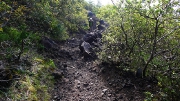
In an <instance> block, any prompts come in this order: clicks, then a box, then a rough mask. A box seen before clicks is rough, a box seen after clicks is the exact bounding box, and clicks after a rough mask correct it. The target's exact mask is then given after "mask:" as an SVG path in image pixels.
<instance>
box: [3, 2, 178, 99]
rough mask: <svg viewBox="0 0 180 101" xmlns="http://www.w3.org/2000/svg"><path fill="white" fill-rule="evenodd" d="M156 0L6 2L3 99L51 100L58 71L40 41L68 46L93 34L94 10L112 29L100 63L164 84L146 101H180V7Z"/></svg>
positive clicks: (176, 4) (104, 39)
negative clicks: (90, 15) (82, 33)
mask: <svg viewBox="0 0 180 101" xmlns="http://www.w3.org/2000/svg"><path fill="white" fill-rule="evenodd" d="M112 1H113V0H112ZM155 1H156V0H147V1H144V0H142V1H141V0H140V1H137V0H123V1H121V2H119V3H118V4H117V5H107V6H102V7H100V6H95V5H93V4H88V3H86V2H85V1H84V0H13V1H12V0H0V71H1V72H0V85H1V86H0V87H1V88H0V92H1V99H0V100H15V101H17V100H21V101H23V100H28V101H31V100H33V101H49V100H50V93H49V92H50V91H51V89H52V88H53V82H54V79H53V76H52V75H51V73H52V72H53V71H54V70H55V69H56V66H55V65H54V62H53V61H52V60H51V59H48V58H46V57H44V56H43V53H44V52H43V49H44V46H43V45H42V44H41V43H40V40H41V39H42V37H43V36H46V37H51V38H53V39H54V40H58V41H59V40H60V41H64V40H66V39H68V38H69V36H68V33H70V32H75V31H78V30H81V29H83V30H87V29H88V27H87V15H86V14H87V10H91V11H93V12H95V13H96V16H97V17H98V18H102V19H105V20H106V21H107V22H108V23H109V24H110V27H109V29H108V30H107V31H106V33H105V34H104V35H103V43H104V44H103V49H102V52H101V53H100V54H99V58H100V59H101V60H102V61H103V62H104V61H105V62H108V63H114V64H116V66H117V68H122V69H124V70H132V71H136V70H137V69H138V68H141V69H142V70H143V77H144V78H146V77H155V78H156V79H158V84H157V86H159V88H160V89H159V90H157V93H156V94H155V95H154V94H153V93H151V92H148V91H145V94H146V95H147V99H146V100H148V101H151V100H154V101H156V100H163V101H178V97H179V94H180V91H179V89H180V85H179V82H180V78H179V77H180V76H179V74H180V64H179V61H180V54H179V53H180V45H179V40H180V36H179V33H180V30H179V29H180V28H179V26H180V23H179V13H180V12H179V9H176V7H177V6H178V5H179V2H178V1H177V0H174V1H172V0H159V1H158V3H157V4H156V3H155ZM178 7H179V6H178ZM39 50H40V51H41V52H40V53H42V54H39V53H38V52H37V51H39Z"/></svg>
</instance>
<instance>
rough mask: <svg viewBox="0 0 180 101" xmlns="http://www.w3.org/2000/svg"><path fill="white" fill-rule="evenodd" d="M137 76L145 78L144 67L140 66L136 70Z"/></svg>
mask: <svg viewBox="0 0 180 101" xmlns="http://www.w3.org/2000/svg"><path fill="white" fill-rule="evenodd" d="M136 77H138V78H143V69H142V68H138V69H137V71H136Z"/></svg>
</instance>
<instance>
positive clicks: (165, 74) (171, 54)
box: [97, 0, 180, 101]
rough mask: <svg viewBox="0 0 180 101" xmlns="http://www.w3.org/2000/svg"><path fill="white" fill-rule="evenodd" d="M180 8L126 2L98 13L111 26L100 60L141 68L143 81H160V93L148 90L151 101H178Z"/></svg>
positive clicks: (164, 1) (166, 2) (151, 1)
mask: <svg viewBox="0 0 180 101" xmlns="http://www.w3.org/2000/svg"><path fill="white" fill-rule="evenodd" d="M157 2H158V3H157ZM178 5H179V2H178V1H177V0H174V1H171V0H159V1H156V0H148V1H141V0H139V1H137V0H135V1H134V0H124V1H120V2H119V3H118V4H115V5H107V6H104V7H101V8H100V9H99V11H98V13H97V16H98V17H100V18H104V19H106V20H107V21H108V22H109V23H110V25H111V26H110V28H109V30H108V31H107V33H106V34H105V35H104V39H103V40H104V46H103V47H104V48H103V51H102V52H101V55H100V58H101V59H102V61H105V62H108V63H115V64H117V68H122V69H124V70H131V71H136V70H137V69H142V71H143V73H141V74H143V75H142V76H143V78H154V79H157V80H158V84H157V85H158V86H159V88H160V89H159V90H157V94H152V93H151V92H148V91H147V92H146V94H147V95H148V96H147V100H148V101H152V100H153V101H156V100H158V101H159V100H163V101H178V96H179V94H180V91H179V89H180V86H179V85H178V82H180V78H179V73H180V71H179V70H180V64H179V61H180V58H179V56H180V54H179V53H180V44H179V40H180V38H179V33H180V28H179V25H180V22H179V21H180V19H179V9H177V7H179V6H178ZM109 11H111V12H109Z"/></svg>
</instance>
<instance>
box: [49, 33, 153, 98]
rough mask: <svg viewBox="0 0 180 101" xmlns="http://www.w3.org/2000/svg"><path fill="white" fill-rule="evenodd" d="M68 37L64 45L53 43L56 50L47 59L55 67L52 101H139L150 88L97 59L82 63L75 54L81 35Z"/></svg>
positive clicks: (77, 52) (78, 52) (77, 53)
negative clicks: (50, 60)
mask: <svg viewBox="0 0 180 101" xmlns="http://www.w3.org/2000/svg"><path fill="white" fill-rule="evenodd" d="M70 36H71V38H70V39H69V40H67V41H66V42H65V43H61V42H59V43H58V42H57V44H58V50H53V52H52V53H51V54H49V55H47V56H48V57H50V58H52V59H53V60H54V61H55V64H56V66H57V67H58V70H57V71H56V72H55V73H54V75H55V79H56V82H55V88H54V90H53V92H52V101H143V100H144V97H145V95H144V93H143V91H145V89H146V90H151V89H152V88H153V85H151V84H148V85H147V83H146V84H143V83H142V81H143V80H142V79H137V78H135V77H134V75H133V73H128V72H123V71H121V70H119V69H117V68H115V66H113V65H110V64H103V63H100V62H99V60H98V59H84V58H83V56H82V55H81V54H80V50H79V43H80V40H81V39H82V37H83V36H84V34H82V33H71V35H70Z"/></svg>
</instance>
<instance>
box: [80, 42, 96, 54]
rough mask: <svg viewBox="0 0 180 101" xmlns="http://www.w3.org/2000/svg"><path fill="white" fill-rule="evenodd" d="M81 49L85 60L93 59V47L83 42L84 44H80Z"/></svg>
mask: <svg viewBox="0 0 180 101" xmlns="http://www.w3.org/2000/svg"><path fill="white" fill-rule="evenodd" d="M79 49H80V51H81V53H82V54H83V56H84V58H90V57H93V54H94V52H93V49H92V47H91V45H90V44H89V43H88V42H85V41H83V42H82V43H80V46H79Z"/></svg>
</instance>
